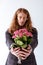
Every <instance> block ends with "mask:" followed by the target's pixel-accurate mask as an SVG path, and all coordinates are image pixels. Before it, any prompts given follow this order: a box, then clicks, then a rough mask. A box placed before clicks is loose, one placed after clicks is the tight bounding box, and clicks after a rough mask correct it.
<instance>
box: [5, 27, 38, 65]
mask: <svg viewBox="0 0 43 65" xmlns="http://www.w3.org/2000/svg"><path fill="white" fill-rule="evenodd" d="M32 30H33V32H32V34H33V38H32V42H31V44H30V45H31V47H32V49H33V51H32V53H31V54H30V56H28V57H27V59H25V60H23V61H21V62H22V65H37V63H36V59H35V55H34V49H35V48H36V46H37V44H38V34H37V30H36V28H33V29H32ZM5 37H6V45H7V46H8V48H9V49H10V45H11V44H12V43H14V40H13V39H12V35H11V34H10V33H9V32H8V31H6V32H5ZM17 61H18V59H17V57H16V56H14V55H13V54H11V52H9V55H8V57H7V60H6V64H5V65H18V64H17Z"/></svg>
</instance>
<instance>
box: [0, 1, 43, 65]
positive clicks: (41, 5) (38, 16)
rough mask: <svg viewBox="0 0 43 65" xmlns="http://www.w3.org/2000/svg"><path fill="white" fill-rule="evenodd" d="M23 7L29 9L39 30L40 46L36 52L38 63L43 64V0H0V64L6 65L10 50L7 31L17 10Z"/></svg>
mask: <svg viewBox="0 0 43 65" xmlns="http://www.w3.org/2000/svg"><path fill="white" fill-rule="evenodd" d="M21 7H23V8H26V9H28V11H29V12H30V15H31V19H32V21H33V25H34V27H36V28H37V30H38V46H37V48H36V49H35V51H34V53H35V56H36V60H37V64H38V65H43V52H42V50H43V41H42V35H43V29H42V27H43V0H0V65H5V62H6V59H7V56H8V52H9V50H8V48H7V46H6V44H5V31H6V30H7V28H8V27H9V25H10V23H11V20H12V18H13V15H14V13H15V11H16V10H17V9H18V8H21Z"/></svg>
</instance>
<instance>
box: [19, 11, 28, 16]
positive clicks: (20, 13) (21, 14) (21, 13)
mask: <svg viewBox="0 0 43 65" xmlns="http://www.w3.org/2000/svg"><path fill="white" fill-rule="evenodd" d="M18 16H23V17H27V14H25V13H24V12H19V13H18Z"/></svg>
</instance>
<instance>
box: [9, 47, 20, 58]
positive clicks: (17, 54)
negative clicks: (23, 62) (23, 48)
mask: <svg viewBox="0 0 43 65" xmlns="http://www.w3.org/2000/svg"><path fill="white" fill-rule="evenodd" d="M19 51H20V48H19V47H17V48H13V47H12V48H11V49H10V52H11V53H12V54H13V55H15V56H16V57H17V58H18V57H19Z"/></svg>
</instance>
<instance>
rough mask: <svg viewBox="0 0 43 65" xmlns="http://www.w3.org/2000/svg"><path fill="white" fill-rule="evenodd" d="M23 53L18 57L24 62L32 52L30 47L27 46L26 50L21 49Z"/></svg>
mask: <svg viewBox="0 0 43 65" xmlns="http://www.w3.org/2000/svg"><path fill="white" fill-rule="evenodd" d="M22 50H23V51H20V53H19V54H20V57H21V59H22V60H25V59H26V58H27V57H28V56H29V55H30V54H31V52H32V47H31V46H30V45H28V47H27V49H24V48H22Z"/></svg>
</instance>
